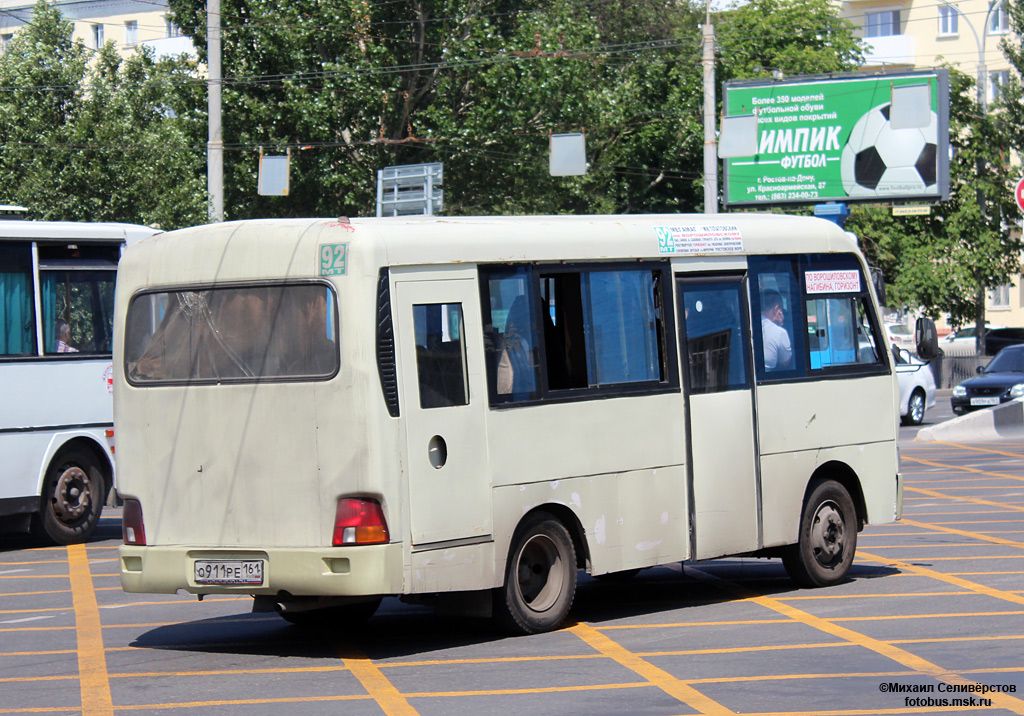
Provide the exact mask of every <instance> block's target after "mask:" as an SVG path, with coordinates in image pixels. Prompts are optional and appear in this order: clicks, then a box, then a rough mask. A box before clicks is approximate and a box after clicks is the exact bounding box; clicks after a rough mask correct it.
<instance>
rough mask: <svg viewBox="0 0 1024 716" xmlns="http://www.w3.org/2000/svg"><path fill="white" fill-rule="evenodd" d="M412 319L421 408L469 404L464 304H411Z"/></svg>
mask: <svg viewBox="0 0 1024 716" xmlns="http://www.w3.org/2000/svg"><path fill="white" fill-rule="evenodd" d="M412 318H413V326H414V327H415V329H416V373H417V376H418V378H419V388H420V407H421V408H444V407H449V406H453V405H468V404H469V370H468V369H467V364H466V345H465V343H464V342H463V334H464V330H463V325H464V324H463V321H462V304H461V303H427V304H416V305H414V306H413V307H412Z"/></svg>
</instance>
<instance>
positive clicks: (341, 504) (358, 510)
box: [140, 497, 389, 547]
mask: <svg viewBox="0 0 1024 716" xmlns="http://www.w3.org/2000/svg"><path fill="white" fill-rule="evenodd" d="M140 523H141V513H140ZM388 539H389V538H388V525H387V522H385V521H384V510H383V509H381V506H380V503H379V502H377V501H376V500H367V499H360V498H354V497H346V498H343V499H340V500H338V511H337V513H336V514H335V517H334V539H333V540H332V541H331V544H332V545H334V546H335V547H340V546H342V545H350V544H383V543H386V542H387V541H388Z"/></svg>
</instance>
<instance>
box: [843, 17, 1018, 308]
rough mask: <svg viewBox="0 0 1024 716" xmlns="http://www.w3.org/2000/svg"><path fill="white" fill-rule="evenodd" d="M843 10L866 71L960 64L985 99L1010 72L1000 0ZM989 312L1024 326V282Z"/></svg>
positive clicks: (991, 297) (1001, 294)
mask: <svg viewBox="0 0 1024 716" xmlns="http://www.w3.org/2000/svg"><path fill="white" fill-rule="evenodd" d="M840 15H841V16H842V17H845V18H846V19H847V20H849V21H850V22H852V23H853V24H854V25H855V26H856V27H858V28H860V30H859V32H858V34H859V35H860V36H861V37H863V38H864V40H865V41H866V42H867V45H868V51H867V54H866V56H865V63H864V69H865V70H869V71H870V70H883V69H884V70H907V69H914V68H927V67H937V66H939V65H942V64H953V65H957V66H958V67H959V68H960V69H961V70H962V71H963V72H966V73H968V74H970V75H972V76H974V77H975V78H977V79H979V80H980V83H981V85H982V87H983V88H984V99H985V102H986V103H991V102H993V101H994V100H996V99H997V98H998V97H999V92H1000V87H1001V86H1002V85H1003V84H1005V83H1006V82H1007V80H1008V79H1009V77H1010V63H1009V62H1007V60H1006V58H1005V57H1004V56H1003V53H1002V52H1001V51H1000V50H999V43H1000V41H1001V40H1002V39H1003V38H1004V37H1006V36H1007V35H1008V34H1009V32H1010V21H1009V16H1008V15H1007V12H1006V8H1005V7H1004V5H1003V3H1002V1H1001V0H959V2H954V1H953V0H904V1H903V2H899V1H894V0H844V1H843V2H841V3H840ZM986 313H987V316H988V320H989V321H990V322H992V323H993V324H1000V325H1006V326H1024V281H1022V280H1021V279H1020V278H1019V277H1018V279H1017V280H1016V281H1015V282H1014V283H1012V284H1010V285H1006V286H1000V287H999V288H996V289H994V290H991V291H989V292H988V298H987V301H986Z"/></svg>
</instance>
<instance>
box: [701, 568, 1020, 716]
mask: <svg viewBox="0 0 1024 716" xmlns="http://www.w3.org/2000/svg"><path fill="white" fill-rule="evenodd" d="M687 571H689V572H690V573H692V574H695V575H698V576H700V578H701V579H704V580H706V581H708V582H711V583H713V584H718V585H719V586H721V588H722V589H724V590H726V591H729V592H732V593H733V594H736V595H737V596H739V597H741V598H743V599H745V600H746V601H749V602H753V603H755V604H759V605H761V606H763V607H765V608H767V609H771V610H772V611H774V612H778V613H779V614H783V615H785V616H787V617H789V618H790V619H792V620H793V621H795V622H799V623H800V624H804V625H806V626H809V627H812V628H814V629H817V630H818V631H823V632H825V633H826V634H831V635H832V636H835V637H838V638H840V639H845V640H846V641H849V642H852V643H854V644H857V645H859V646H862V647H864V648H865V649H869V650H871V651H873V652H875V653H876V654H880V655H882V656H884V657H886V658H888V659H891V660H892V661H895V662H896V663H897V664H900V665H902V666H904V667H906V668H909V669H912V670H914V671H916V672H918V673H920V674H923V675H925V676H930V677H932V678H935V679H939V680H941V681H944V682H946V683H948V684H963V685H968V684H974V683H977V682H974V681H971V680H970V679H966V678H964V677H963V676H961V675H959V674H958V673H955V672H952V671H950V670H948V669H943V668H942V667H941V666H939V665H937V664H933V663H932V662H930V661H928V660H926V659H922V658H921V657H919V656H917V655H916V654H912V653H910V652H909V651H907V650H905V649H901V648H899V647H898V646H895V645H893V644H890V643H889V642H885V641H882V640H881V639H875V638H874V637H870V636H867V635H866V634H861V633H859V632H856V631H854V630H852V629H847V628H846V627H843V626H839V625H838V624H836V623H834V622H832V621H829V620H828V619H822V618H821V617H818V616H815V615H813V614H810V613H809V612H805V611H803V610H801V609H797V608H796V607H794V606H791V605H789V604H785V603H783V602H780V601H779V600H778V599H774V598H772V597H768V596H765V595H763V594H758V593H756V592H752V591H751V590H749V589H747V588H746V587H742V586H740V585H738V584H735V583H734V582H730V581H728V580H725V579H722V578H720V577H716V576H715V575H713V574H711V573H710V572H705V571H703V570H701V569H695V568H689V569H688V570H687ZM978 586H979V587H980V586H981V585H978ZM986 698H989V696H988V695H986ZM991 699H992V704H993V705H994V706H998V707H1001V708H1004V709H1006V710H1007V711H1011V712H1013V713H1016V714H1024V701H1021V700H1020V699H1018V698H1015V697H1013V696H1010V695H1009V694H1002V693H994V694H991ZM816 713H817V714H818V716H825V715H826V714H830V713H832V712H829V711H818V712H816ZM865 713H885V711H884V710H873V711H871V712H865ZM896 713H898V711H897V712H896Z"/></svg>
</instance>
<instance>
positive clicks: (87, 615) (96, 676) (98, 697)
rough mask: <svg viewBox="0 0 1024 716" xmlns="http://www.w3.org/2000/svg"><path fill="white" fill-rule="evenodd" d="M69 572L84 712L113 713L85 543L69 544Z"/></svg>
mask: <svg viewBox="0 0 1024 716" xmlns="http://www.w3.org/2000/svg"><path fill="white" fill-rule="evenodd" d="M67 550H68V573H69V576H70V578H71V595H72V597H73V598H74V604H75V631H76V633H77V636H78V675H79V679H80V682H81V692H82V716H113V714H114V706H113V703H112V702H111V699H110V681H109V679H108V678H107V655H106V653H105V652H104V650H103V627H102V625H101V624H100V612H99V607H98V606H97V604H96V594H95V593H94V592H93V591H92V574H90V572H89V559H88V557H87V556H86V553H85V547H83V546H82V545H80V544H74V545H69V546H68V548H67Z"/></svg>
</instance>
